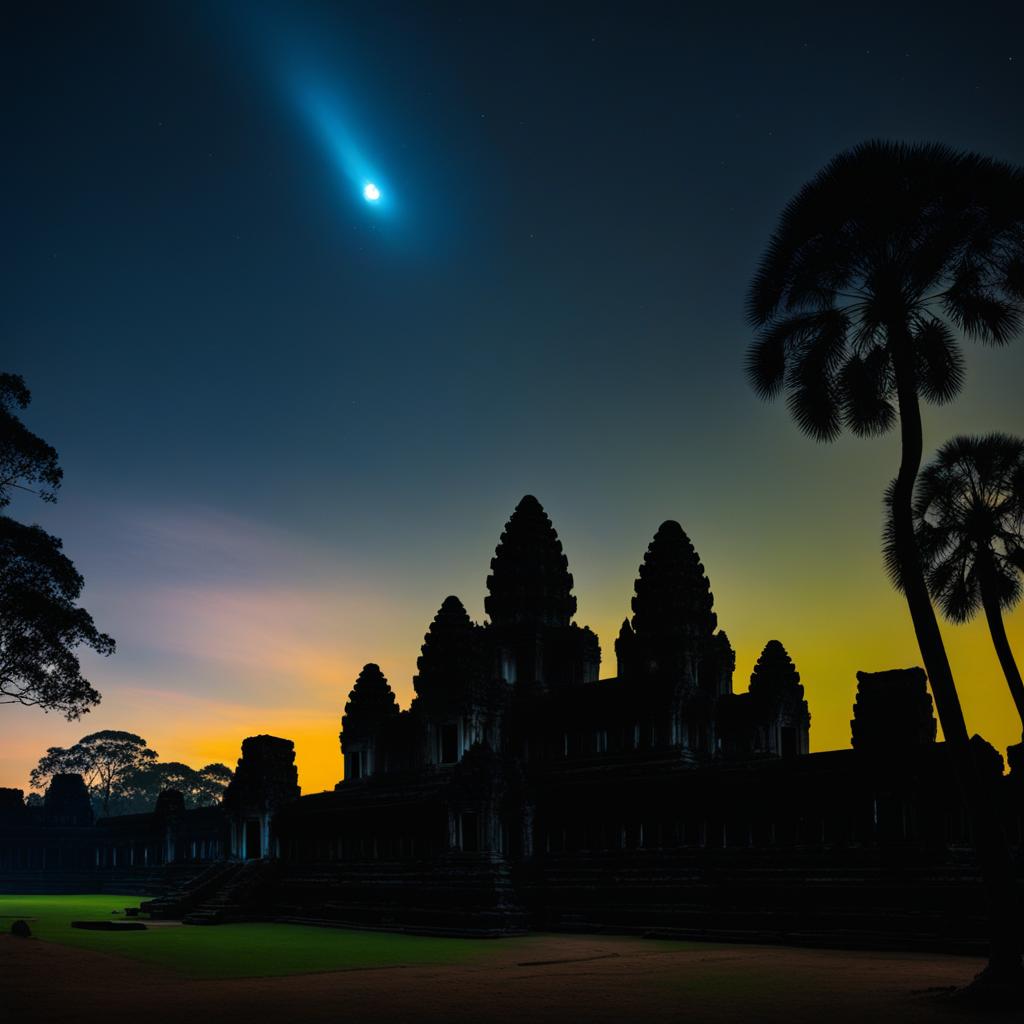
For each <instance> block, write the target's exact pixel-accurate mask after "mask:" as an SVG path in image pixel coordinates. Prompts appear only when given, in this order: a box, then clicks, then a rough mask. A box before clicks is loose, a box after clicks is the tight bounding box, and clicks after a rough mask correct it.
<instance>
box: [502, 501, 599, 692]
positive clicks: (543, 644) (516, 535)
mask: <svg viewBox="0 0 1024 1024" xmlns="http://www.w3.org/2000/svg"><path fill="white" fill-rule="evenodd" d="M572 586H573V579H572V574H571V573H570V572H569V562H568V559H567V558H566V557H565V554H564V552H563V551H562V542H561V541H560V540H559V539H558V534H557V533H556V532H555V528H554V527H553V526H552V525H551V520H550V519H549V518H548V517H547V514H546V513H545V511H544V509H543V508H542V507H541V504H540V502H539V501H538V500H537V499H536V498H535V497H533V495H532V494H527V495H526V496H525V497H524V498H523V499H522V501H520V502H519V504H518V505H517V506H516V508H515V511H514V512H513V513H512V516H511V518H510V519H509V521H508V522H507V523H506V524H505V530H504V532H503V533H502V535H501V539H500V540H499V542H498V546H497V548H496V549H495V553H494V558H492V559H491V574H490V576H488V577H487V591H488V594H487V597H486V598H485V599H484V609H485V610H486V612H487V614H488V615H489V616H490V620H491V624H490V627H489V636H490V640H491V645H492V649H493V650H494V652H495V656H496V661H497V664H496V666H495V667H496V671H497V674H498V675H499V676H500V677H501V678H503V679H504V680H505V681H506V683H508V684H509V685H512V686H516V687H519V688H520V689H522V690H524V691H526V690H534V691H543V690H545V689H549V688H551V687H558V686H565V685H575V684H579V683H583V682H587V681H590V680H593V679H596V678H597V674H598V669H599V666H600V648H599V646H598V643H597V637H596V636H595V635H594V633H593V632H591V630H589V629H587V628H586V627H582V628H581V627H579V626H577V625H575V624H574V623H573V622H572V617H573V615H574V614H575V612H576V598H575V597H574V596H573V593H572Z"/></svg>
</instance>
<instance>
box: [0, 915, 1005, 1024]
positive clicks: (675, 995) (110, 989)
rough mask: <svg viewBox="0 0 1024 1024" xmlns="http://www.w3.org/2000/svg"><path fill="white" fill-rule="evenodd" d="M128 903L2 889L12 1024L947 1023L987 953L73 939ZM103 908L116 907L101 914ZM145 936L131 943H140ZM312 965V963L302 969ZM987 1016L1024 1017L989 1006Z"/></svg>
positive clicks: (574, 941) (243, 929) (167, 936)
mask: <svg viewBox="0 0 1024 1024" xmlns="http://www.w3.org/2000/svg"><path fill="white" fill-rule="evenodd" d="M133 902H134V901H133V900H132V899H131V898H118V897H110V896H103V897H59V898H54V897H2V898H0V915H2V916H0V925H2V926H3V931H4V932H6V931H7V930H8V928H9V924H10V920H11V917H12V916H13V915H14V914H20V915H22V916H25V917H34V918H35V920H34V921H33V922H32V926H33V930H34V932H35V935H36V936H38V937H37V938H33V939H28V940H19V939H15V938H13V937H11V936H8V935H6V934H4V935H2V936H0V995H2V1003H3V1006H4V1010H5V1015H6V1013H9V1014H10V1016H9V1017H7V1018H6V1019H10V1020H12V1021H15V1020H17V1021H32V1022H34V1021H47V1022H51V1021H52V1022H61V1021H69V1022H70V1021H74V1022H85V1021H91V1020H108V1021H109V1020H111V1019H113V1018H115V1017H117V1016H121V1015H124V1014H125V1013H131V1014H132V1015H133V1016H139V1017H141V1019H143V1020H145V1021H147V1022H150V1021H152V1022H163V1021H167V1022H171V1021H174V1022H175V1024H181V1021H182V1020H184V1019H187V1018H189V1017H192V1018H195V1017H196V1016H197V1015H200V1019H203V1020H216V1021H218V1024H221V1022H234V1021H246V1022H251V1021H253V1020H275V1019H283V1020H285V1021H286V1022H287V1024H291V1022H296V1024H297V1022H306V1021H328V1020H329V1021H332V1022H335V1024H336V1022H337V1020H338V1019H339V1017H344V1018H346V1019H352V1020H359V1021H360V1022H363V1024H365V1022H373V1021H415V1020H419V1021H432V1020H444V1021H450V1022H461V1021H466V1022H469V1021H473V1022H480V1021H496V1022H504V1021H509V1022H511V1021H515V1022H516V1024H521V1021H523V1020H524V1019H528V1020H530V1021H559V1022H565V1021H577V1020H583V1021H621V1020H623V1019H642V1020H646V1021H683V1020H688V1021H700V1022H705V1021H707V1022H712V1024H714V1022H730V1024H731V1022H736V1024H739V1022H744V1024H746V1022H749V1021H752V1020H756V1021H759V1022H775V1021H778V1022H783V1021H785V1022H786V1024H799V1022H803V1021H807V1022H810V1021H815V1022H817V1021H826V1022H827V1024H840V1022H845V1021H857V1022H858V1024H863V1022H864V1021H865V1020H869V1021H877V1020H879V1019H882V1020H898V1021H908V1022H913V1021H949V1022H951V1024H955V1022H958V1021H961V1020H966V1019H973V1016H974V1015H973V1014H972V1013H971V1012H970V1011H968V1010H966V1009H964V1008H962V1007H959V1006H957V1005H956V1004H954V1003H950V1001H949V1000H948V999H947V998H945V997H944V996H943V994H942V990H943V989H946V988H948V987H950V986H957V985H962V984H964V983H965V982H967V981H969V980H970V978H971V977H972V976H973V975H974V974H975V973H976V972H977V970H978V969H979V967H980V966H981V965H980V963H979V962H978V961H976V960H971V959H968V958H963V957H949V956H931V955H925V954H896V953H850V952H839V951H831V950H799V949H787V948H782V947H762V946H732V945H700V944H683V943H671V942H658V941H651V940H645V939H640V938H632V937H621V936H566V935H531V936H527V937H524V938H517V939H509V940H500V941H480V942H475V941H470V940H446V939H419V938H410V937H407V936H393V935H383V934H378V933H365V932H346V931H338V930H334V929H311V928H302V927H298V926H288V925H235V926H221V927H213V928H199V927H187V926H176V925H165V926H158V927H153V928H151V929H150V930H149V931H146V932H138V933H128V934H121V935H114V934H108V933H98V932H80V931H73V930H72V929H70V928H69V927H68V926H67V923H68V922H69V921H70V920H71V919H72V916H76V917H77V916H87V917H91V918H94V919H95V918H99V917H101V916H106V915H110V911H111V909H115V908H122V907H124V906H130V905H132V903H133ZM104 912H105V913H104ZM133 943H134V944H133ZM299 972H315V973H299ZM985 1019H986V1020H992V1021H1002V1020H1007V1021H1008V1020H1010V1019H1014V1020H1017V1019H1019V1018H1018V1017H1016V1016H1011V1015H998V1014H992V1013H988V1014H985Z"/></svg>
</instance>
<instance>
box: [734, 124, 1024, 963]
mask: <svg viewBox="0 0 1024 1024" xmlns="http://www.w3.org/2000/svg"><path fill="white" fill-rule="evenodd" d="M1022 300H1024V171H1022V170H1021V169H1020V168H1016V167H1013V166H1010V165H1008V164H1005V163H1001V162H999V161H996V160H991V159H988V158H986V157H982V156H978V155H977V154H973V153H963V152H957V151H954V150H952V149H950V148H948V147H946V146H942V145H934V144H932V145H903V144H899V143H890V142H867V143H864V144H862V145H860V146H857V147H855V148H854V149H851V150H848V151H846V152H844V153H840V154H839V155H838V156H836V157H834V158H833V159H832V160H831V161H830V162H829V163H828V164H827V165H826V166H825V167H824V168H823V169H822V170H821V171H820V172H819V173H818V174H817V175H816V176H815V177H814V178H813V179H812V180H811V181H810V182H808V183H807V184H806V185H804V186H803V188H801V189H800V191H799V192H798V193H797V194H796V196H795V197H794V198H793V199H792V200H791V201H790V202H789V203H788V205H787V206H786V207H785V209H784V210H783V213H782V216H781V218H780V220H779V224H778V227H777V228H776V230H775V232H774V234H773V235H772V237H771V239H770V241H769V243H768V247H767V249H766V250H765V253H764V255H763V257H762V259H761V263H760V265H759V267H758V270H757V273H756V275H755V277H754V280H753V282H752V284H751V286H750V290H749V295H748V300H747V312H748V318H749V320H750V323H751V325H752V326H753V327H754V328H755V329H756V331H757V335H756V340H755V342H754V344H753V345H752V347H751V349H750V352H749V356H748V361H747V370H748V375H749V379H750V382H751V384H752V385H753V387H754V389H755V391H756V392H757V393H758V394H759V395H760V396H761V397H763V398H766V399H772V398H775V397H777V396H778V395H779V394H780V393H781V392H782V391H785V392H786V393H787V396H788V403H789V408H790V412H791V414H792V415H793V418H794V419H795V420H796V423H797V426H798V427H799V428H800V429H801V430H802V431H804V432H805V433H807V434H809V435H810V436H811V437H813V438H815V439H816V440H819V441H832V440H834V439H836V438H837V437H838V436H839V435H840V434H841V433H842V431H843V428H844V427H846V428H848V429H849V430H851V431H852V432H853V433H854V434H856V435H859V436H871V435H875V434H881V433H884V432H886V431H888V430H890V429H892V428H894V427H895V426H896V425H897V424H898V426H899V430H900V439H901V459H900V467H899V473H898V475H897V477H896V480H895V482H894V483H893V486H892V489H891V524H892V534H891V538H892V551H893V556H894V559H895V564H896V567H897V575H898V578H899V581H900V584H901V587H902V589H903V592H904V594H905V596H906V599H907V606H908V608H909V610H910V616H911V619H912V621H913V625H914V632H915V634H916V636H917V642H918V646H919V647H920V649H921V657H922V659H923V660H924V664H925V668H926V670H927V672H928V677H929V679H930V680H931V686H932V693H933V694H934V697H935V705H936V709H937V711H938V714H939V719H940V721H941V723H942V729H943V733H944V734H945V737H946V740H947V742H948V744H949V746H950V748H951V753H952V755H953V758H954V763H955V764H956V766H957V771H958V774H959V777H960V778H961V780H962V783H963V785H964V789H965V792H966V793H967V794H969V805H970V808H971V811H972V819H973V822H974V826H975V837H976V842H977V846H978V853H979V860H980V861H981V863H982V866H983V868H984V870H985V874H986V880H987V882H988V886H987V887H988V892H989V902H990V907H991V909H992V913H993V933H994V934H993V948H992V952H991V958H990V962H989V968H988V971H987V977H988V978H996V977H999V978H1002V977H1011V978H1019V976H1020V974H1021V962H1020V953H1019V951H1018V948H1017V942H1016V936H1015V934H1014V925H1015V922H1014V921H1013V914H1012V910H1011V908H1012V907H1013V904H1014V899H1013V898H1009V899H1008V898H1007V892H1008V887H1009V886H1010V884H1011V882H1012V874H1011V869H1010V863H1009V856H1008V852H1007V849H1006V843H1005V838H1003V839H1002V841H1000V825H999V823H998V822H997V820H996V815H995V812H994V810H993V808H992V802H991V798H990V797H989V796H988V794H987V793H985V792H984V787H983V786H981V785H980V784H976V782H975V780H976V777H977V772H976V771H975V763H974V758H973V757H972V754H971V750H970V747H969V740H968V734H967V727H966V724H965V722H964V717H963V711H962V709H961V707H960V699H959V696H958V694H957V690H956V685H955V683H954V680H953V673H952V670H951V669H950V665H949V660H948V658H947V656H946V650H945V647H944V645H943V642H942V635H941V633H940V632H939V624H938V620H937V619H936V616H935V611H934V609H933V608H932V604H931V600H930V598H929V594H928V588H927V584H926V582H925V576H924V570H923V567H922V564H921V558H920V555H919V553H918V550H917V545H916V543H915V539H914V523H913V514H912V498H913V493H914V483H915V480H916V478H917V474H918V471H919V469H920V466H921V457H922V451H923V436H922V427H921V409H920V403H921V400H922V399H924V400H925V401H928V402H935V403H941V402H948V401H950V400H951V399H952V398H954V397H955V396H956V395H957V393H958V392H959V391H960V388H961V386H962V384H963V359H962V356H961V354H960V350H959V347H958V344H957V333H958V332H959V333H962V334H965V335H967V336H968V337H973V338H976V339H977V340H980V341H983V342H988V343H990V344H995V345H1002V344H1005V343H1007V342H1008V341H1010V340H1011V338H1013V336H1014V335H1015V334H1017V333H1018V331H1019V330H1020V328H1021V326H1022V322H1024V317H1022V309H1021V302H1022Z"/></svg>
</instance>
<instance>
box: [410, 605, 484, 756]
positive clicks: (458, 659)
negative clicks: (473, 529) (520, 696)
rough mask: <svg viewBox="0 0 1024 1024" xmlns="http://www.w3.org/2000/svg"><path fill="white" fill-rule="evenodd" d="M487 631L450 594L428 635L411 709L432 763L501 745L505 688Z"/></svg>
mask: <svg viewBox="0 0 1024 1024" xmlns="http://www.w3.org/2000/svg"><path fill="white" fill-rule="evenodd" d="M484 635H485V630H484V629H483V628H482V627H480V626H478V625H476V624H475V623H474V622H472V621H471V620H470V618H469V615H468V614H467V612H466V609H465V607H464V606H463V604H462V602H461V601H460V600H459V599H458V598H457V597H446V598H445V599H444V602H443V603H442V605H441V607H440V609H439V610H438V613H437V615H435V616H434V621H433V622H431V624H430V628H429V629H428V630H427V634H426V636H425V637H424V638H423V647H422V648H421V653H420V657H419V659H418V660H417V662H416V667H417V669H418V670H419V671H418V673H417V675H416V676H415V677H414V679H413V689H414V690H415V691H416V699H415V700H414V702H413V707H412V712H413V715H414V716H415V718H416V722H417V729H418V734H419V745H420V757H421V760H422V761H424V762H425V763H427V764H454V763H455V762H457V761H459V760H461V758H462V755H463V754H464V753H465V752H466V751H467V750H468V749H469V748H470V747H471V746H473V745H474V744H475V743H483V744H486V745H488V746H491V747H492V748H493V749H497V748H498V747H499V745H500V737H499V735H498V729H499V721H498V716H499V712H500V707H499V706H498V705H499V699H498V698H499V695H500V690H499V688H498V687H497V686H496V685H495V679H494V675H493V672H492V671H491V666H490V659H489V658H488V656H487V651H486V649H485V641H484ZM503 688H504V687H503Z"/></svg>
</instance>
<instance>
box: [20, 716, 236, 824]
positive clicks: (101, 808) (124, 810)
mask: <svg viewBox="0 0 1024 1024" xmlns="http://www.w3.org/2000/svg"><path fill="white" fill-rule="evenodd" d="M66 772H77V773H78V774H79V775H81V776H82V777H83V778H84V779H85V784H86V787H87V788H88V790H89V794H90V796H91V797H92V799H93V804H94V806H95V808H96V811H97V813H101V814H105V815H108V814H135V813H141V812H144V811H151V810H152V809H153V807H154V805H155V804H156V798H157V797H158V796H159V795H160V794H161V793H162V792H163V791H164V790H166V789H176V790H178V791H179V792H180V793H181V794H182V796H183V797H184V798H185V806H186V807H209V806H212V805H213V804H216V803H219V802H220V799H221V797H222V795H223V793H224V789H225V787H226V786H227V784H228V783H229V782H230V781H231V769H230V768H228V766H227V765H224V764H219V763H214V764H208V765H205V766H204V767H202V768H199V769H196V768H191V767H190V766H189V765H187V764H183V763H182V762H180V761H167V762H161V761H159V760H158V755H157V752H156V751H155V750H152V749H151V748H150V747H149V744H148V743H146V741H145V740H144V739H143V738H142V737H141V736H137V735H136V734H135V733H131V732H119V731H115V730H112V729H105V730H103V731H101V732H95V733H91V734H90V735H88V736H83V737H82V738H81V739H80V740H79V741H78V742H77V743H75V744H73V745H72V746H70V747H50V748H49V750H47V752H46V753H45V754H44V755H43V756H42V757H41V758H40V759H39V763H38V764H37V765H36V767H35V768H34V769H33V770H32V773H31V776H30V781H31V783H32V786H33V788H34V789H40V790H41V789H45V788H46V787H47V786H48V785H49V783H50V781H51V780H52V779H53V777H54V776H55V775H60V774H62V773H66Z"/></svg>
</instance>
